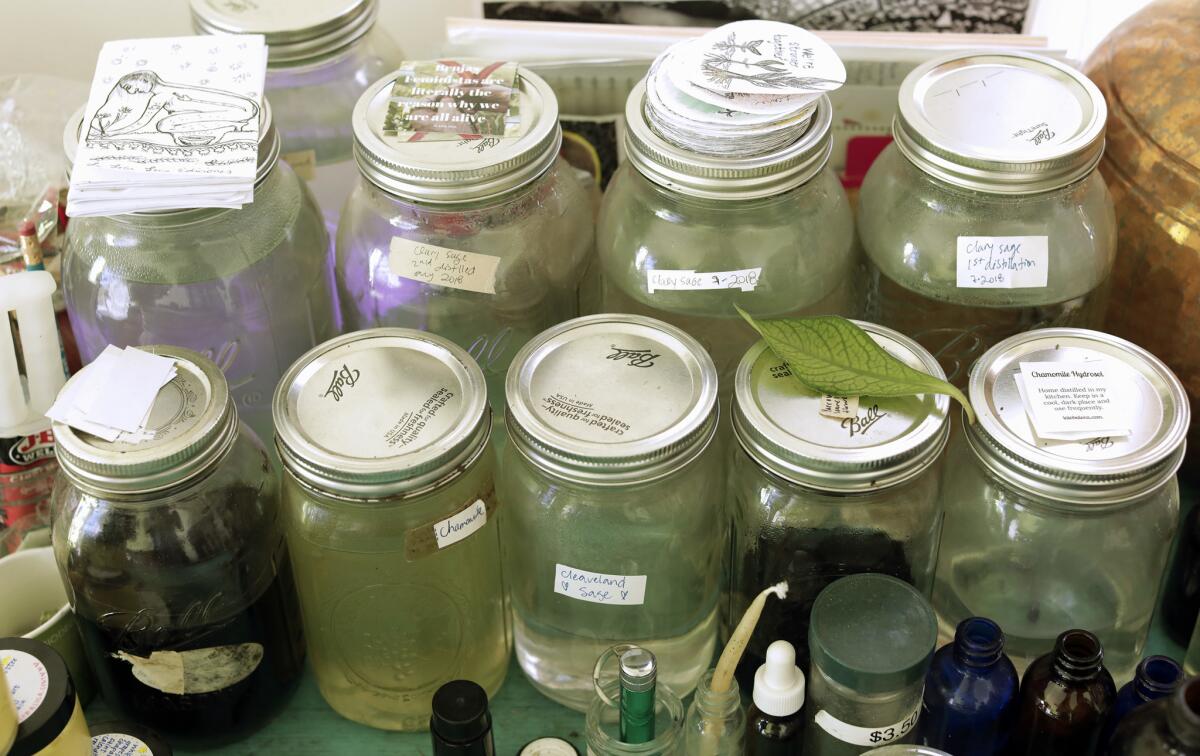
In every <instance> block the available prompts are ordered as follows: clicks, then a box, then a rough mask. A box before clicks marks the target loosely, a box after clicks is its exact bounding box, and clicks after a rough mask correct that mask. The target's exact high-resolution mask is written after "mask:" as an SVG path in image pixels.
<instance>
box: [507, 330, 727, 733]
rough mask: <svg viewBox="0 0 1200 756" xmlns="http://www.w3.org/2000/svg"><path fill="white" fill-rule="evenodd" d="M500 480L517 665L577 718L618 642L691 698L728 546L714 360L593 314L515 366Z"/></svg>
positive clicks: (708, 646)
mask: <svg viewBox="0 0 1200 756" xmlns="http://www.w3.org/2000/svg"><path fill="white" fill-rule="evenodd" d="M506 389H507V392H506V393H507V398H508V412H507V414H506V417H505V421H506V423H507V424H508V435H509V444H508V445H507V446H506V448H505V450H504V455H505V456H504V460H503V463H502V465H501V468H500V500H501V502H502V504H503V506H504V509H505V512H504V518H503V523H502V525H503V527H504V534H505V536H504V538H505V548H506V571H507V573H508V576H509V584H510V586H511V587H512V608H513V620H514V631H515V641H516V649H517V661H518V662H519V663H520V664H521V668H522V669H523V670H524V671H525V674H526V676H528V677H529V679H530V681H531V682H532V683H533V684H534V685H535V686H536V687H537V688H538V689H539V690H540V691H542V692H543V693H545V694H546V695H547V696H549V697H551V698H553V699H554V700H556V701H559V702H561V703H563V704H565V705H567V706H570V707H572V708H575V709H577V710H580V711H582V710H584V709H585V708H586V707H587V705H588V702H589V701H590V700H591V699H592V697H593V685H592V662H593V661H594V660H595V659H596V658H597V657H598V656H599V655H600V654H601V653H602V652H603V651H605V650H606V649H608V648H609V647H611V646H613V645H614V644H616V643H635V644H637V645H638V646H641V647H643V648H646V649H649V650H650V651H651V652H653V653H654V654H655V656H657V657H658V661H659V670H660V671H659V680H660V681H661V682H665V683H666V684H668V685H669V686H670V687H671V688H672V689H673V690H674V691H676V692H677V693H681V694H683V695H685V696H686V695H687V694H688V693H689V692H691V690H692V689H693V688H694V687H695V685H696V681H697V680H699V679H700V675H702V674H703V673H704V671H705V670H706V669H707V668H708V666H709V662H710V661H711V659H712V653H713V648H714V646H715V645H716V638H717V598H718V588H719V584H720V576H721V563H722V555H723V549H724V548H726V547H727V546H728V542H727V540H726V528H725V527H724V523H725V505H724V496H723V488H722V486H723V479H724V471H723V470H722V465H721V464H720V456H719V453H718V451H717V449H716V447H715V445H714V444H713V443H712V441H713V438H714V436H715V434H716V424H717V412H718V410H717V403H716V396H717V383H716V372H715V370H714V369H713V364H712V360H711V359H709V357H708V354H707V353H706V352H705V351H704V349H703V347H701V346H700V345H699V344H698V343H697V342H696V341H695V340H694V339H692V338H691V337H690V336H688V335H687V334H685V333H684V332H682V331H680V330H679V329H677V328H674V327H672V326H669V325H667V324H665V323H661V322H659V321H656V320H652V319H650V318H644V317H639V316H633V315H593V316H590V317H585V318H578V319H576V320H571V321H568V322H566V323H563V324H562V325H560V326H557V327H555V328H551V329H550V330H548V331H546V332H545V333H543V334H541V335H540V336H538V337H537V338H536V339H534V340H533V341H531V342H530V343H529V344H527V345H526V347H525V348H524V349H523V350H522V351H521V352H520V353H519V354H518V355H517V357H516V358H515V359H514V360H513V364H512V367H511V368H510V369H509V373H508V381H507V385H506Z"/></svg>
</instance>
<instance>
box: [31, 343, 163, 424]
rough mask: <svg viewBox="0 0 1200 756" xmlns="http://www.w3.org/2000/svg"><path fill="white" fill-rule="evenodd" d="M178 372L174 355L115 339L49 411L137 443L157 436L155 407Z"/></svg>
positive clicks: (52, 415)
mask: <svg viewBox="0 0 1200 756" xmlns="http://www.w3.org/2000/svg"><path fill="white" fill-rule="evenodd" d="M174 377H175V360H172V359H170V358H168V357H160V356H159V355H157V354H150V353H149V352H143V351H142V350H141V349H135V348H132V347H125V348H124V349H118V348H116V347H115V346H112V345H111V344H110V345H108V346H107V347H105V348H104V351H103V352H101V353H100V356H99V357H97V358H96V359H95V360H94V361H93V362H92V363H91V364H90V365H88V366H87V367H86V368H85V369H84V370H83V372H82V373H80V375H79V377H78V378H76V379H75V380H73V381H71V382H70V383H68V384H67V385H66V386H65V387H64V388H63V390H62V391H61V392H59V395H58V398H57V399H56V400H55V401H54V405H53V406H51V407H50V409H49V410H48V411H47V412H46V417H48V418H50V419H51V420H57V421H58V422H60V423H65V424H67V425H69V426H71V427H72V428H75V429H76V430H81V431H83V432H85V433H90V434H92V435H93V436H98V437H100V438H102V439H104V440H105V441H124V442H127V443H137V442H138V441H142V440H145V439H147V438H150V437H152V435H153V434H152V433H151V432H150V431H148V430H147V428H146V426H147V423H148V422H149V421H150V410H151V409H152V408H153V407H154V400H155V399H156V398H158V392H159V390H160V389H162V387H163V386H166V385H167V384H168V383H170V382H171V379H172V378H174Z"/></svg>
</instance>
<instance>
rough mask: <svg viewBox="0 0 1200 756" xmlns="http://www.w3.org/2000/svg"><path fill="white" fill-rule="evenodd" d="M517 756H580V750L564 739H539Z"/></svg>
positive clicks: (527, 745)
mask: <svg viewBox="0 0 1200 756" xmlns="http://www.w3.org/2000/svg"><path fill="white" fill-rule="evenodd" d="M517 756H579V749H578V748H576V747H575V746H574V745H572V744H571V741H569V740H563V739H562V738H538V739H537V740H531V741H529V742H528V743H526V744H525V745H524V747H522V748H521V750H520V751H519V752H518V753H517Z"/></svg>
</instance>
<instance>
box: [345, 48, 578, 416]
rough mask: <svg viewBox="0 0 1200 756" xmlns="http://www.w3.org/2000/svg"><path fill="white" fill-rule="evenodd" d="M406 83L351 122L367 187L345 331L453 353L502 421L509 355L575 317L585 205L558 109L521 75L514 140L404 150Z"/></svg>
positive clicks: (349, 217)
mask: <svg viewBox="0 0 1200 756" xmlns="http://www.w3.org/2000/svg"><path fill="white" fill-rule="evenodd" d="M400 73H401V72H397V73H396V74H393V75H389V76H387V77H385V78H384V79H382V80H380V81H378V82H376V83H375V84H374V85H372V86H371V88H370V89H369V90H367V92H366V94H364V95H363V96H362V99H360V100H359V102H358V105H357V107H356V108H355V111H354V138H355V156H356V157H357V159H358V164H359V169H360V170H361V171H362V178H361V180H360V181H359V182H358V186H357V187H356V188H355V189H354V191H353V193H352V194H351V195H350V199H349V200H348V201H347V203H346V207H345V209H344V211H343V213H342V220H341V224H340V226H339V230H338V241H337V285H338V296H339V299H340V301H341V307H342V314H343V316H344V319H345V323H346V327H347V328H348V329H357V328H371V327H374V326H403V327H406V328H416V329H418V330H422V331H429V332H431V333H436V334H438V335H440V336H444V337H446V338H448V339H450V340H451V341H453V342H455V343H456V344H458V345H459V346H461V347H463V348H464V349H466V350H467V351H468V352H469V353H470V354H471V356H472V357H474V358H475V359H476V361H478V362H479V366H480V367H481V368H483V372H484V376H485V377H486V379H487V384H488V395H489V396H490V398H491V401H492V407H493V409H494V410H496V411H497V412H500V411H502V410H503V407H504V375H505V372H506V371H507V370H508V365H509V363H510V362H511V361H512V357H513V355H514V354H516V353H517V350H518V349H520V348H521V346H522V345H524V344H525V342H526V341H528V340H529V339H531V338H533V337H534V336H535V335H537V334H538V333H540V332H541V331H542V330H544V329H546V328H549V327H550V326H553V325H556V324H558V323H561V322H562V321H564V320H568V319H570V318H573V317H575V316H576V315H577V314H578V308H579V291H578V289H579V280H580V278H581V277H582V275H583V270H584V268H585V266H586V265H587V263H588V260H589V258H590V256H591V252H592V247H593V222H592V206H591V202H590V199H589V195H588V192H587V191H586V189H585V187H584V185H583V183H582V182H581V181H579V179H578V178H577V177H576V176H575V175H574V174H573V173H572V172H571V168H570V167H569V166H568V165H567V164H566V162H565V161H563V160H562V159H560V158H559V157H558V148H559V145H560V144H561V142H562V129H561V128H560V127H559V125H558V104H557V101H556V100H555V98H554V92H553V91H551V89H550V87H549V86H548V85H547V84H546V82H544V81H543V80H542V79H541V78H539V77H538V76H536V75H534V74H533V73H531V72H529V71H528V70H526V69H524V68H521V69H518V80H519V84H518V86H519V90H518V91H517V92H516V95H517V97H518V98H519V103H520V125H519V127H518V133H517V134H516V135H514V136H512V137H505V138H486V139H477V140H466V139H464V140H457V141H439V140H416V141H406V140H405V139H404V138H401V137H396V136H389V135H388V134H387V133H386V132H385V128H384V120H385V118H386V116H387V113H388V107H389V103H390V102H391V92H392V86H393V84H394V83H395V81H396V79H397V76H399V75H400Z"/></svg>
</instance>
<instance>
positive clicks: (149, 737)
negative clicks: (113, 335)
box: [88, 722, 174, 756]
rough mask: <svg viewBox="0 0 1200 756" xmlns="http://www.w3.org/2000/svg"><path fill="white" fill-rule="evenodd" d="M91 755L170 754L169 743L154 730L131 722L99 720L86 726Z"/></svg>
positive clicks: (161, 755)
mask: <svg viewBox="0 0 1200 756" xmlns="http://www.w3.org/2000/svg"><path fill="white" fill-rule="evenodd" d="M88 729H89V731H90V732H91V735H92V756H112V755H113V754H130V756H171V755H172V753H174V751H173V749H172V748H171V744H170V743H168V742H167V741H166V739H165V738H164V737H163V736H162V735H159V734H158V733H157V732H155V731H154V730H151V729H149V728H147V727H142V726H141V725H138V724H134V723H133V722H99V723H97V724H94V725H92V726H91V727H89V728H88Z"/></svg>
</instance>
